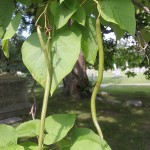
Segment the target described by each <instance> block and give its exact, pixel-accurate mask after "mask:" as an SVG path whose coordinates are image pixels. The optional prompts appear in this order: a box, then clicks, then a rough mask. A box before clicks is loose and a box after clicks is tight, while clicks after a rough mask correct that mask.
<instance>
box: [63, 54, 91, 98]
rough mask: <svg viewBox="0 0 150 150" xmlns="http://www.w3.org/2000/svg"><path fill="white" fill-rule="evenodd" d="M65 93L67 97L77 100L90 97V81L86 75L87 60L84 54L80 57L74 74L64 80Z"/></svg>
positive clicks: (73, 71)
mask: <svg viewBox="0 0 150 150" xmlns="http://www.w3.org/2000/svg"><path fill="white" fill-rule="evenodd" d="M63 83H64V91H63V93H64V94H65V95H66V96H70V97H72V98H75V99H80V98H82V97H89V96H90V91H89V80H88V78H87V75H86V64H85V58H84V56H83V54H82V53H80V55H79V59H78V61H77V62H76V64H75V66H74V68H73V70H72V72H71V73H70V74H69V75H68V76H66V77H65V79H64V80H63Z"/></svg>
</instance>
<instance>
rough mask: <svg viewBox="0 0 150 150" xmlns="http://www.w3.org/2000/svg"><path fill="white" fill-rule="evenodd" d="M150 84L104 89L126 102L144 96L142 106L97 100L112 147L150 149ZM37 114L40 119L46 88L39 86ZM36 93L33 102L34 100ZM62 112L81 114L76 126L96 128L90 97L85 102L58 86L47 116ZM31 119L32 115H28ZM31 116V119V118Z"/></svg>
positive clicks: (78, 116) (100, 118) (137, 149)
mask: <svg viewBox="0 0 150 150" xmlns="http://www.w3.org/2000/svg"><path fill="white" fill-rule="evenodd" d="M149 88H150V87H138V88H137V87H131V86H129V87H128V86H126V87H123V88H121V86H119V87H118V86H117V87H116V86H115V87H114V86H109V87H106V88H103V89H102V90H103V91H105V92H109V94H110V95H111V96H113V98H114V99H116V100H120V101H125V100H132V99H134V100H135V99H138V100H139V99H140V100H142V102H143V103H144V106H143V107H141V108H134V107H125V106H123V105H117V104H115V105H112V104H108V103H101V102H99V101H97V116H98V120H99V122H100V125H101V128H102V131H103V134H104V138H105V139H106V141H107V142H108V143H109V144H110V146H111V147H112V150H150V143H149V141H150V120H149V118H150V113H149V112H150V101H149V100H150V94H149V91H150V90H149ZM36 96H37V102H38V107H37V116H36V118H40V113H41V106H42V99H43V98H42V97H43V89H41V87H37V88H36ZM32 99H33V98H32V96H31V97H30V101H32ZM59 113H73V114H76V115H77V120H76V124H75V127H87V128H91V129H93V130H94V131H95V132H96V130H95V127H94V125H93V122H92V119H91V114H90V100H89V99H83V100H81V101H79V100H74V99H71V98H67V97H63V96H62V95H61V89H58V90H57V91H56V92H55V94H54V95H53V97H52V98H50V99H49V104H48V111H47V116H49V115H52V114H59ZM28 118H29V117H28ZM30 119H31V118H30Z"/></svg>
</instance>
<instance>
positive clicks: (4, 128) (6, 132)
mask: <svg viewBox="0 0 150 150" xmlns="http://www.w3.org/2000/svg"><path fill="white" fill-rule="evenodd" d="M13 144H17V132H16V131H15V129H14V128H13V127H11V126H9V125H5V124H0V147H7V146H9V145H13Z"/></svg>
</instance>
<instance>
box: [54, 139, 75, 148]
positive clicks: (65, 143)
mask: <svg viewBox="0 0 150 150" xmlns="http://www.w3.org/2000/svg"><path fill="white" fill-rule="evenodd" d="M56 145H57V146H58V147H59V150H70V147H71V145H72V141H71V140H69V139H62V140H61V141H59V142H57V143H56Z"/></svg>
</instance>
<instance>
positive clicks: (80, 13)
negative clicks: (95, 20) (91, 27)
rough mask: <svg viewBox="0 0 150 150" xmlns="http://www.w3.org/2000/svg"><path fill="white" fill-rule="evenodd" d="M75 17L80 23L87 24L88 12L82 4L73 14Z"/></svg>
mask: <svg viewBox="0 0 150 150" xmlns="http://www.w3.org/2000/svg"><path fill="white" fill-rule="evenodd" d="M73 19H74V20H76V21H77V22H78V23H79V24H81V25H83V26H85V21H86V14H85V10H84V8H83V7H82V6H79V7H78V9H77V11H76V12H75V13H74V15H73Z"/></svg>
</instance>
